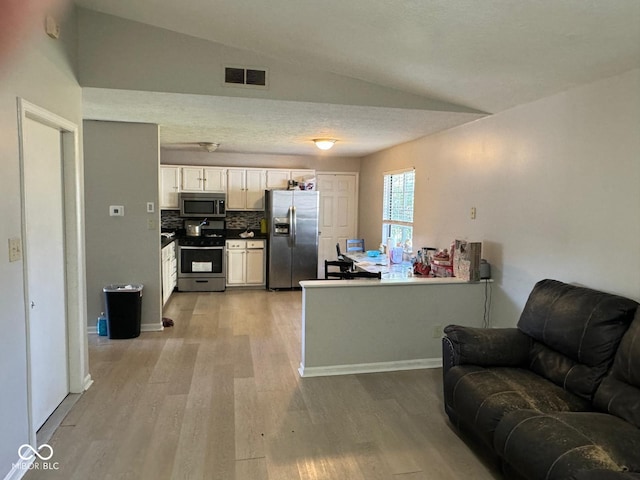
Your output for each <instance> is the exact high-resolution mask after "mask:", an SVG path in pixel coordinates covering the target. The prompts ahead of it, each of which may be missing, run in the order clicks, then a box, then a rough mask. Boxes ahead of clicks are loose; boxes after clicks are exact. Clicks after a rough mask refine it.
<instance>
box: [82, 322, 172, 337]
mask: <svg viewBox="0 0 640 480" xmlns="http://www.w3.org/2000/svg"><path fill="white" fill-rule="evenodd" d="M163 330H164V327H163V326H162V322H160V323H143V324H142V325H140V331H141V332H162V331H163ZM87 333H88V334H89V335H97V334H98V327H96V326H95V325H94V326H92V327H87Z"/></svg>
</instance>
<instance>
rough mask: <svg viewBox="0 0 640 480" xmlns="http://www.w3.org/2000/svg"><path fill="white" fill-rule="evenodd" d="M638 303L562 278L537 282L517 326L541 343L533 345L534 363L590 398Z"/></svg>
mask: <svg viewBox="0 0 640 480" xmlns="http://www.w3.org/2000/svg"><path fill="white" fill-rule="evenodd" d="M637 307H638V304H637V303H636V302H634V301H633V300H630V299H628V298H624V297H621V296H618V295H612V294H608V293H604V292H599V291H597V290H592V289H589V288H584V287H577V286H573V285H568V284H566V283H562V282H559V281H557V280H542V281H540V282H538V283H537V284H536V285H535V287H534V288H533V290H532V292H531V294H530V295H529V299H528V300H527V303H526V304H525V307H524V310H523V312H522V315H521V316H520V321H519V322H518V328H519V329H520V330H521V331H522V332H524V333H526V334H527V335H529V336H531V337H532V338H533V339H534V340H536V341H537V342H538V343H539V345H538V346H537V348H533V349H532V350H531V357H530V361H531V365H530V368H531V369H532V370H533V371H534V372H536V373H538V374H540V375H542V376H544V377H545V378H547V379H549V380H551V381H552V382H554V383H556V384H557V385H560V386H562V387H563V388H566V389H567V390H569V391H571V392H573V393H575V394H577V395H581V396H583V397H585V398H591V396H592V395H593V393H594V392H595V390H596V388H597V387H598V385H599V384H600V381H601V380H602V378H603V377H604V375H605V373H606V372H607V370H608V369H609V367H610V366H611V362H612V361H613V357H614V355H615V352H616V349H617V348H618V345H619V343H620V340H621V338H622V335H623V334H624V332H625V331H626V330H627V328H628V327H629V324H630V323H631V321H632V319H633V316H634V314H635V311H636V309H637ZM542 347H546V348H542Z"/></svg>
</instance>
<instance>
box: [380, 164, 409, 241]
mask: <svg viewBox="0 0 640 480" xmlns="http://www.w3.org/2000/svg"><path fill="white" fill-rule="evenodd" d="M415 178H416V171H415V169H411V170H403V171H399V172H389V173H386V174H385V175H384V200H383V207H382V243H385V244H386V242H387V239H388V238H391V243H392V245H394V246H402V247H403V248H404V250H405V251H407V252H410V251H411V247H412V240H413V191H414V188H415Z"/></svg>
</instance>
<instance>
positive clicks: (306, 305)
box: [299, 276, 490, 377]
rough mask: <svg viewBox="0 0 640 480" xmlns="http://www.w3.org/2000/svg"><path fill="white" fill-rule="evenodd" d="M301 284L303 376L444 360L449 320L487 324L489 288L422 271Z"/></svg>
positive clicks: (436, 363) (439, 363) (406, 366)
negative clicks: (444, 336) (445, 329)
mask: <svg viewBox="0 0 640 480" xmlns="http://www.w3.org/2000/svg"><path fill="white" fill-rule="evenodd" d="M489 282H490V280H489ZM300 285H301V286H302V352H301V353H302V355H301V362H300V368H299V372H300V375H301V376H303V377H313V376H325V375H340V374H351V373H367V372H382V371H393V370H409V369H415V368H435V367H440V366H442V351H441V337H442V329H443V327H444V326H446V325H448V324H450V323H457V324H462V325H468V326H481V325H482V323H483V312H484V302H485V292H486V287H487V285H486V284H485V281H482V282H467V281H465V280H461V279H458V278H428V277H417V276H414V277H408V278H388V279H385V278H383V279H382V280H369V279H366V280H365V279H363V280H315V281H303V282H300Z"/></svg>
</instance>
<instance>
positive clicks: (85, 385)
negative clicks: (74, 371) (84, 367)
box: [84, 373, 93, 392]
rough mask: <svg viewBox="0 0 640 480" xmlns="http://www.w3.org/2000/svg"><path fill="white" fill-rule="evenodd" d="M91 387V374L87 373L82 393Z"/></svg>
mask: <svg viewBox="0 0 640 480" xmlns="http://www.w3.org/2000/svg"><path fill="white" fill-rule="evenodd" d="M91 385H93V378H91V374H90V373H89V374H87V376H86V377H84V391H85V392H86V391H87V390H89V388H90V387H91Z"/></svg>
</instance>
